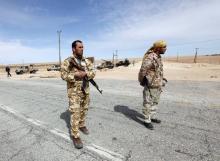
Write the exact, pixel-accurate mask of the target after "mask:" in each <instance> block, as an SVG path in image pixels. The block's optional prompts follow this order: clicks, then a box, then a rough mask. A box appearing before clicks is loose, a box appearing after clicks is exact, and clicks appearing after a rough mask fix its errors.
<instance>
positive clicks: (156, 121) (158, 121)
mask: <svg viewBox="0 0 220 161" xmlns="http://www.w3.org/2000/svg"><path fill="white" fill-rule="evenodd" d="M151 121H152V122H154V123H158V124H159V123H161V120H159V119H151Z"/></svg>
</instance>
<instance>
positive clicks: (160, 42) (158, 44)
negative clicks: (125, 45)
mask: <svg viewBox="0 0 220 161" xmlns="http://www.w3.org/2000/svg"><path fill="white" fill-rule="evenodd" d="M166 46H167V43H166V41H164V40H158V41H155V42H154V43H153V45H152V46H151V47H150V48H149V49H148V50H147V52H146V53H145V54H144V57H143V60H144V59H145V58H146V57H147V55H148V54H149V53H151V52H153V49H156V48H161V47H166Z"/></svg>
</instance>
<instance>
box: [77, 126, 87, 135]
mask: <svg viewBox="0 0 220 161" xmlns="http://www.w3.org/2000/svg"><path fill="white" fill-rule="evenodd" d="M79 130H80V131H82V132H83V134H85V135H88V134H89V130H88V129H87V127H86V126H84V127H80V128H79Z"/></svg>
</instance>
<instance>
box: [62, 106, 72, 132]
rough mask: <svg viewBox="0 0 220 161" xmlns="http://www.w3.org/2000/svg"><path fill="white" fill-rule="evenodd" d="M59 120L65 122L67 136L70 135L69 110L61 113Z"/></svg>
mask: <svg viewBox="0 0 220 161" xmlns="http://www.w3.org/2000/svg"><path fill="white" fill-rule="evenodd" d="M60 118H61V119H63V120H64V121H65V122H66V127H67V128H68V129H69V134H71V133H70V112H69V110H66V111H65V112H63V113H61V114H60ZM70 136H71V135H70Z"/></svg>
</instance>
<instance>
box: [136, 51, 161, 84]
mask: <svg viewBox="0 0 220 161" xmlns="http://www.w3.org/2000/svg"><path fill="white" fill-rule="evenodd" d="M145 78H146V80H147V82H148V87H150V88H160V87H161V86H162V83H163V63H162V59H161V56H160V55H157V54H156V53H154V52H153V51H151V50H150V51H148V52H147V53H146V54H145V55H144V58H143V62H142V65H141V68H140V71H139V74H138V80H139V82H140V84H142V83H143V81H144V79H145ZM146 80H145V81H146Z"/></svg>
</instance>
